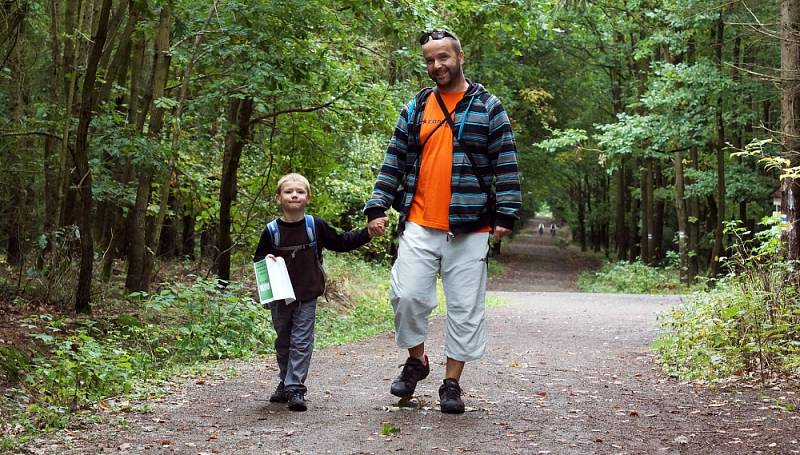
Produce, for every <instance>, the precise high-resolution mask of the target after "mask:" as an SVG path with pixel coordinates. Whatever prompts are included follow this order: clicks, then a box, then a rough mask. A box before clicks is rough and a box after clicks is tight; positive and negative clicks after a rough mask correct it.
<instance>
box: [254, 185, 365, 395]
mask: <svg viewBox="0 0 800 455" xmlns="http://www.w3.org/2000/svg"><path fill="white" fill-rule="evenodd" d="M275 202H276V203H277V204H278V206H279V207H280V208H281V210H282V211H283V215H282V216H281V217H280V218H278V219H277V220H276V221H277V228H278V229H277V232H273V233H270V231H269V227H266V228H264V231H263V232H262V233H261V239H260V240H259V242H258V247H257V248H256V252H255V255H254V256H253V261H254V262H257V261H260V260H261V259H263V258H264V257H267V258H268V260H269V259H272V260H274V259H275V256H281V257H283V258H284V260H285V261H286V268H287V269H288V271H289V278H290V279H291V281H292V287H293V288H294V293H295V297H296V298H297V300H295V301H294V302H292V303H290V304H288V305H287V304H286V303H285V301H283V300H278V301H273V302H271V303H270V305H269V306H270V311H271V312H272V326H273V327H274V328H275V333H276V334H277V336H276V338H275V353H276V355H277V358H278V368H279V370H280V383H279V384H278V387H277V388H276V389H275V392H274V393H273V394H272V396H270V399H269V401H271V402H273V403H288V404H289V409H291V410H292V411H305V410H306V402H305V394H306V392H307V389H306V386H305V385H304V384H303V383H304V382H305V380H306V376H307V375H308V367H309V365H310V363H311V352H312V351H313V349H314V319H315V315H316V308H317V297H319V296H321V295H322V294H323V292H324V291H325V276H324V274H323V272H322V267H321V262H322V249H323V248H327V249H329V250H333V251H350V250H354V249H356V248H358V247H360V246H362V245H364V244H366V243H368V242H369V241H370V235H369V233H368V231H367V228H362V229H356V230H353V231H349V232H344V233H340V232H338V231H336V229H334V228H333V227H331V226H330V224H328V222H327V221H325V220H324V219H322V218H317V217H313V220H314V223H313V224H311V225H310V226H313V229H314V231H315V232H316V234H315V240H316V242H311V239H310V238H309V234H308V233H307V231H306V229H307V221H306V218H305V215H306V207H307V206H308V204H309V203H310V202H311V188H310V185H309V183H308V180H306V178H305V177H303V176H302V175H300V174H287V175H284V176H283V177H281V178H280V180H278V188H277V191H276V194H275ZM310 226H309V227H310ZM273 238H276V239H278V242H277V243H278V246H277V247H276V246H275V245H273V240H272V239H273Z"/></svg>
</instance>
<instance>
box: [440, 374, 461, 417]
mask: <svg viewBox="0 0 800 455" xmlns="http://www.w3.org/2000/svg"><path fill="white" fill-rule="evenodd" d="M439 405H440V406H441V408H442V412H444V413H445V414H461V413H463V412H464V401H463V400H462V399H461V387H460V386H459V385H458V381H456V380H455V379H445V380H444V381H442V385H441V386H439Z"/></svg>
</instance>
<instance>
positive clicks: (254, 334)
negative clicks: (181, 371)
mask: <svg viewBox="0 0 800 455" xmlns="http://www.w3.org/2000/svg"><path fill="white" fill-rule="evenodd" d="M245 295H246V293H245V292H244V291H243V290H242V289H241V288H240V287H239V286H238V285H237V284H235V283H233V284H230V285H229V286H228V288H223V287H221V286H220V285H219V284H217V283H216V282H215V281H213V280H197V281H196V282H195V283H194V284H193V285H192V286H190V287H184V286H179V285H175V286H172V287H171V288H170V289H168V290H164V291H161V292H160V293H159V294H157V295H152V296H148V300H147V302H146V303H145V308H146V310H147V313H146V314H147V315H148V316H149V317H148V319H153V320H156V319H158V320H164V319H167V320H173V321H175V323H176V324H175V325H174V326H173V328H171V329H169V330H168V331H167V333H163V332H162V337H163V336H168V337H170V338H173V339H174V340H175V341H174V345H173V346H171V347H165V348H166V349H168V350H169V352H170V354H171V355H170V357H171V360H172V361H181V362H192V361H196V360H198V359H202V360H210V359H223V358H240V357H249V356H251V355H254V354H257V353H262V352H266V351H267V350H268V349H269V347H270V346H271V345H272V339H271V337H270V334H271V330H270V329H271V325H270V321H269V318H268V313H267V312H265V311H263V309H262V308H260V306H259V305H257V304H256V303H255V302H253V300H252V299H250V298H248V297H246V296H245Z"/></svg>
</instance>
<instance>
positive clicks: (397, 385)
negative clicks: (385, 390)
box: [390, 355, 431, 398]
mask: <svg viewBox="0 0 800 455" xmlns="http://www.w3.org/2000/svg"><path fill="white" fill-rule="evenodd" d="M424 358H425V361H424V362H423V361H422V360H420V359H417V358H415V357H409V358H408V359H407V360H406V363H405V364H404V365H403V371H402V372H401V373H400V377H398V378H397V379H395V380H394V382H392V387H391V389H390V390H391V392H392V395H394V396H396V397H401V398H405V397H410V396H411V395H413V394H414V389H416V388H417V382H418V381H421V380H423V379H425V378H427V377H428V373H430V372H431V367H430V365H428V356H427V355H425V356H424Z"/></svg>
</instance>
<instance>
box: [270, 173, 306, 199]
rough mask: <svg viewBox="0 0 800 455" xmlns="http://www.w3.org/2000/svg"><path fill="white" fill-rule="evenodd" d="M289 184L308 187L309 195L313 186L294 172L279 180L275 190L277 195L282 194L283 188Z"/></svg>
mask: <svg viewBox="0 0 800 455" xmlns="http://www.w3.org/2000/svg"><path fill="white" fill-rule="evenodd" d="M288 182H294V183H299V184H301V185H303V186H304V187H306V192H308V193H309V194H310V193H311V185H310V184H309V183H308V179H307V178H305V177H303V176H302V175H300V174H298V173H296V172H292V173H289V174H286V175H284V176H283V177H281V178H280V179H278V186H277V188H275V194H281V188H283V185H285V184H287V183H288Z"/></svg>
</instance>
